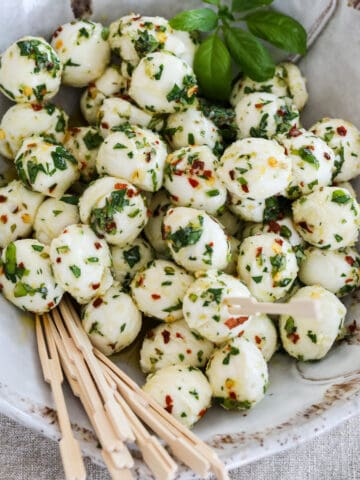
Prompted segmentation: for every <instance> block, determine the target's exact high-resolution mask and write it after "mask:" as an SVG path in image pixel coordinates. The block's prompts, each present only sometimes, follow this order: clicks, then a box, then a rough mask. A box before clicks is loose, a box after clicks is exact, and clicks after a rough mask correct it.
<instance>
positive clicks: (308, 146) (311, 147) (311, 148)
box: [305, 145, 315, 151]
mask: <svg viewBox="0 0 360 480" xmlns="http://www.w3.org/2000/svg"><path fill="white" fill-rule="evenodd" d="M305 148H307V149H308V150H312V151H314V150H315V147H314V145H307V146H306V147H305Z"/></svg>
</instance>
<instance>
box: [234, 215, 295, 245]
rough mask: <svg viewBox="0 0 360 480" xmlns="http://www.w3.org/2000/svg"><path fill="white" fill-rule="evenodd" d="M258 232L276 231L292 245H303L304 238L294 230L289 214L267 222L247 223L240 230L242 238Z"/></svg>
mask: <svg viewBox="0 0 360 480" xmlns="http://www.w3.org/2000/svg"><path fill="white" fill-rule="evenodd" d="M258 233H276V234H277V235H280V237H282V238H285V239H286V240H287V241H288V242H289V243H290V245H292V246H293V247H295V246H297V245H303V244H304V240H303V238H302V237H301V236H300V235H299V234H298V232H297V231H296V228H295V225H294V222H293V220H292V218H291V216H286V217H283V218H279V219H278V220H272V221H270V222H268V223H248V224H246V225H245V226H244V229H243V231H242V238H246V237H251V236H252V235H257V234H258Z"/></svg>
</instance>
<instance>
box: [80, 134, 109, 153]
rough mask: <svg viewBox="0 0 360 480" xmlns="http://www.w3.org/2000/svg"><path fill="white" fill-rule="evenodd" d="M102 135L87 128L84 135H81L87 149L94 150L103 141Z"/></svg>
mask: <svg viewBox="0 0 360 480" xmlns="http://www.w3.org/2000/svg"><path fill="white" fill-rule="evenodd" d="M103 140H104V139H103V137H102V136H101V135H100V133H99V132H92V131H91V130H89V131H88V132H87V133H86V135H84V137H83V141H84V143H85V145H86V148H87V149H88V150H95V148H98V147H100V145H101V144H102V142H103Z"/></svg>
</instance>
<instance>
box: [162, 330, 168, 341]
mask: <svg viewBox="0 0 360 480" xmlns="http://www.w3.org/2000/svg"><path fill="white" fill-rule="evenodd" d="M161 335H162V336H163V339H164V343H165V344H167V343H169V342H170V332H169V330H163V331H162V332H161Z"/></svg>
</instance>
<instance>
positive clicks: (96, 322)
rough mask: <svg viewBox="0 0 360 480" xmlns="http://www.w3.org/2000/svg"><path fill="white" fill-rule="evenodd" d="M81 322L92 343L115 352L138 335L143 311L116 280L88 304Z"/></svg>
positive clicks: (110, 353) (109, 352)
mask: <svg viewBox="0 0 360 480" xmlns="http://www.w3.org/2000/svg"><path fill="white" fill-rule="evenodd" d="M82 325H83V327H84V330H85V332H86V333H87V334H88V335H89V338H90V340H91V343H92V344H93V345H94V346H95V347H96V348H98V349H99V350H100V352H102V353H103V354H104V355H113V354H114V353H118V352H120V351H121V350H123V349H124V348H126V347H127V346H129V345H130V344H131V343H132V342H133V341H134V340H135V338H136V337H137V336H138V334H139V332H140V329H141V313H140V312H139V310H138V308H137V307H136V305H135V304H134V302H133V300H132V299H131V297H130V295H128V294H127V293H124V292H123V291H122V290H121V287H120V285H119V284H117V283H114V284H113V285H112V286H111V287H110V288H109V289H108V290H107V291H106V292H105V293H104V294H102V295H100V296H98V297H96V298H95V300H92V301H91V302H90V303H88V304H87V305H86V306H85V308H84V311H83V315H82Z"/></svg>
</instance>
